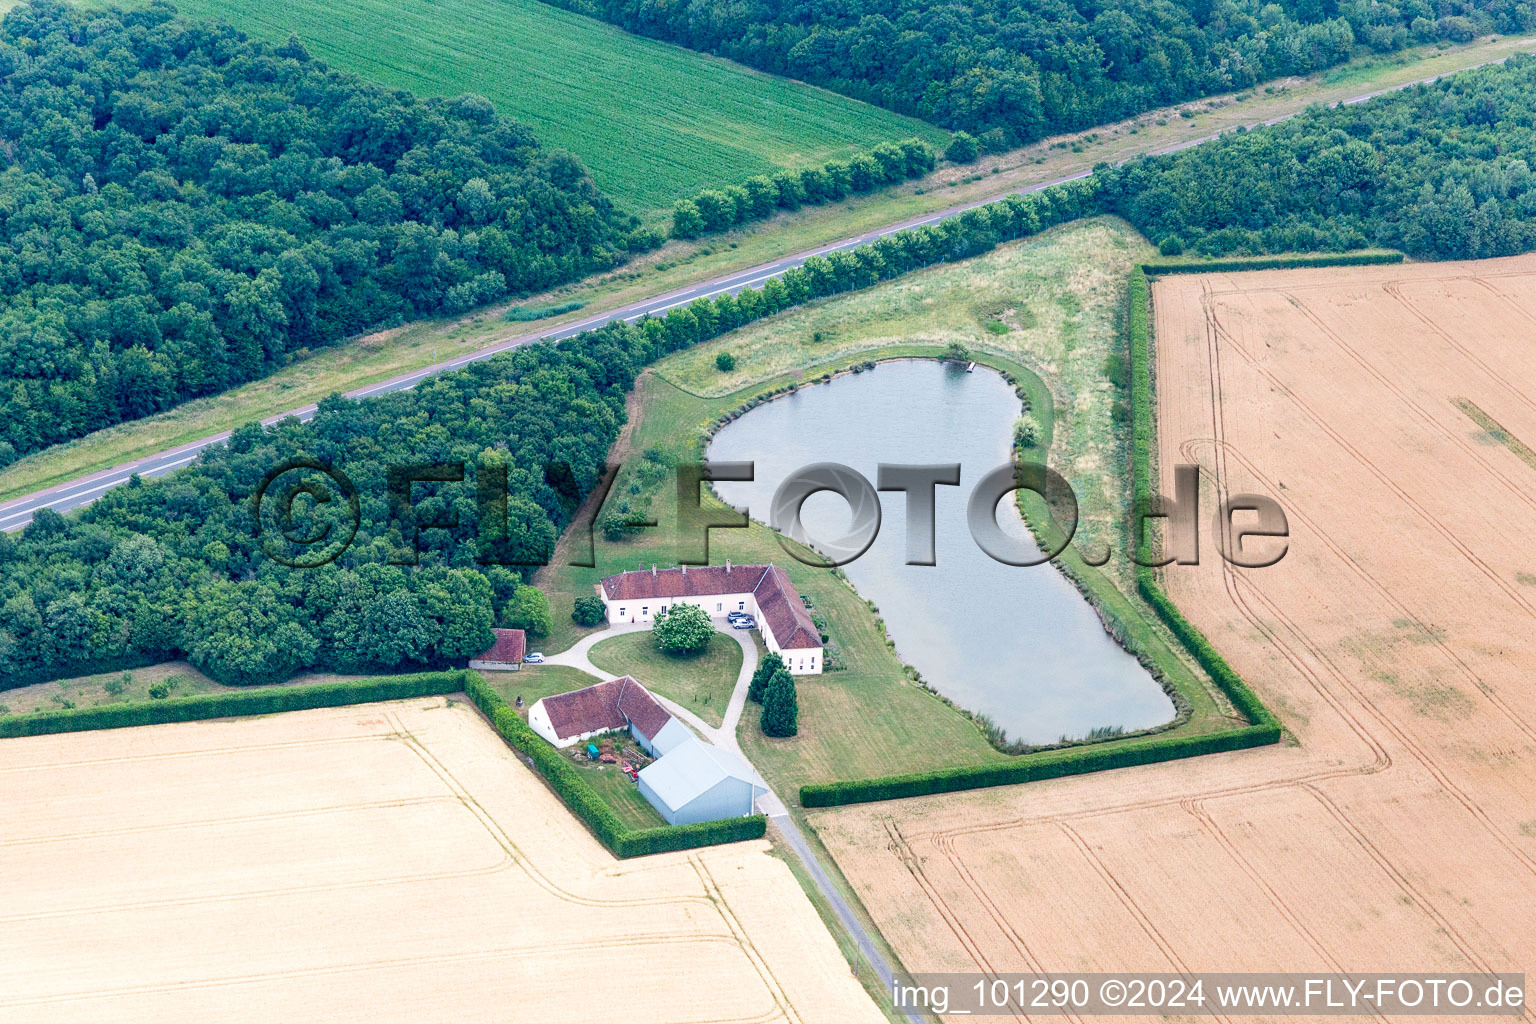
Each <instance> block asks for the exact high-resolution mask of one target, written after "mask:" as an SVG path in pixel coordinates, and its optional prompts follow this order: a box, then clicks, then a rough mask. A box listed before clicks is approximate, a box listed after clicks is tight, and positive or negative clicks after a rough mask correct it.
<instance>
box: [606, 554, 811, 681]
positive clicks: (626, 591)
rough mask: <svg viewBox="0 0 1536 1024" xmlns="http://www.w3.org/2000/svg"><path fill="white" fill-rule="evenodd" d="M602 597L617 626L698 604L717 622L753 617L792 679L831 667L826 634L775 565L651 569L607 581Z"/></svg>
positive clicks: (619, 575) (611, 618) (624, 574)
mask: <svg viewBox="0 0 1536 1024" xmlns="http://www.w3.org/2000/svg"><path fill="white" fill-rule="evenodd" d="M601 597H602V599H603V605H604V607H606V608H607V610H608V621H609V622H614V623H619V622H651V621H653V620H654V619H655V618H656V616H657V615H658V614H659V613H661V612H665V611H666V610H667V609H668V608H670V607H671V606H673V605H676V604H692V605H698V606H699V607H700V608H703V609H704V610H705V611H706V612H708V613H709V615H710V617H711V618H721V617H723V616H725V615H728V614H730V613H731V612H747V613H749V614H751V615H752V616H753V617H755V618H756V619H757V624H758V628H759V629H760V630H761V631H762V634H763V643H764V644H766V645H767V647H768V650H770V651H773V652H774V653H776V654H778V655H779V656H780V657H781V658H783V659H784V664H785V665H786V666H787V667H788V668H789V671H790V673H791V674H793V675H813V674H818V673H820V672H821V670H822V666H823V664H824V662H825V658H824V655H823V651H822V645H821V634H820V632H818V631H817V629H816V625H815V623H813V622H812V621H811V615H810V613H809V612H807V611H806V610H805V603H804V602H803V601H801V600H800V594H799V592H798V591H796V590H795V587H794V584H792V583H790V582H789V575H788V574H787V573H785V572H784V570H783V569H780V568H779V567H778V566H775V565H737V566H732V565H731V563H730V562H727V563H725V565H723V566H719V565H703V566H698V567H693V568H690V567H688V566H683V567H681V568H677V569H657V568H656V567H655V566H651V568H650V570H649V571H647V570H644V569H640V570H637V571H635V572H622V573H619V574H618V575H617V576H609V577H607V578H606V579H604V580H603V582H602V589H601Z"/></svg>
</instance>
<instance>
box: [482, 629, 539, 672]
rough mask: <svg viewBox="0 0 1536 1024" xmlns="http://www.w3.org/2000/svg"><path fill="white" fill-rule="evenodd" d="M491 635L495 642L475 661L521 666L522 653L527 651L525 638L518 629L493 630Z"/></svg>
mask: <svg viewBox="0 0 1536 1024" xmlns="http://www.w3.org/2000/svg"><path fill="white" fill-rule="evenodd" d="M491 633H492V634H493V635H494V636H495V637H496V642H495V643H494V644H492V645H491V649H490V650H488V651H486V652H485V653H484V654H482V655H480V657H478V658H476V659H475V660H476V661H497V662H504V663H506V664H509V665H517V664H521V663H522V660H523V651H525V650H526V649H527V638H526V637H525V636H524V634H523V631H522V630H520V629H493V630H491Z"/></svg>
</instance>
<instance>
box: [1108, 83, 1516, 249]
mask: <svg viewBox="0 0 1536 1024" xmlns="http://www.w3.org/2000/svg"><path fill="white" fill-rule="evenodd" d="M1533 166H1536V58H1532V57H1527V56H1514V57H1511V58H1510V59H1509V60H1508V62H1506V63H1505V64H1503V65H1501V66H1497V67H1489V68H1482V69H1478V70H1474V71H1466V72H1462V73H1461V74H1458V75H1454V76H1452V77H1450V78H1446V79H1442V80H1441V81H1439V82H1436V83H1434V84H1432V85H1423V86H1416V87H1414V88H1412V89H1408V90H1405V91H1403V92H1398V93H1393V94H1391V95H1389V96H1382V97H1379V98H1377V99H1375V100H1372V101H1370V102H1369V103H1362V104H1356V105H1351V106H1338V107H1332V108H1322V107H1314V108H1312V109H1310V110H1308V111H1306V112H1305V113H1303V114H1301V115H1300V116H1298V117H1295V118H1292V119H1291V120H1289V121H1286V122H1284V123H1282V124H1278V125H1273V126H1271V127H1268V128H1263V129H1257V130H1254V131H1249V132H1235V133H1233V134H1230V135H1227V136H1226V137H1224V138H1222V139H1219V140H1217V141H1215V142H1211V143H1208V144H1206V145H1203V146H1197V147H1195V148H1193V149H1188V150H1185V151H1183V152H1181V153H1178V154H1175V155H1172V156H1167V157H1153V158H1149V159H1145V160H1141V161H1137V162H1136V163H1133V164H1128V165H1126V166H1124V167H1122V168H1118V169H1115V170H1107V169H1101V171H1100V173H1099V174H1098V175H1096V177H1097V178H1098V179H1099V181H1100V189H1101V197H1100V198H1101V201H1102V202H1103V203H1104V204H1105V205H1106V208H1108V209H1110V210H1114V211H1116V212H1119V213H1122V214H1123V215H1124V216H1125V217H1126V218H1127V219H1129V220H1130V221H1131V222H1132V223H1133V224H1135V225H1136V226H1137V227H1138V228H1139V229H1141V231H1142V232H1144V233H1145V234H1146V235H1147V236H1148V237H1149V238H1151V239H1152V240H1153V241H1155V242H1158V243H1159V244H1160V245H1161V246H1162V249H1163V251H1164V253H1165V254H1170V255H1172V254H1176V253H1179V252H1182V251H1183V250H1185V249H1186V248H1188V249H1190V250H1192V251H1194V252H1198V253H1203V254H1207V255H1226V254H1258V253H1273V252H1296V251H1301V252H1307V251H1318V250H1347V249H1358V248H1362V247H1365V246H1385V247H1388V248H1394V249H1402V250H1403V251H1405V252H1407V253H1408V254H1410V255H1412V256H1418V257H1421V258H1427V259H1471V258H1479V257H1487V256H1507V255H1511V254H1514V253H1519V252H1526V251H1528V250H1531V249H1536V176H1533V174H1532V167H1533Z"/></svg>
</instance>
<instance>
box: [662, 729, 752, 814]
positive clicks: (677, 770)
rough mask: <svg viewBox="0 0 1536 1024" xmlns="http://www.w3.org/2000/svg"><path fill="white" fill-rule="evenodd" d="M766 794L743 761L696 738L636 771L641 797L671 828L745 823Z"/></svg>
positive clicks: (679, 745)
mask: <svg viewBox="0 0 1536 1024" xmlns="http://www.w3.org/2000/svg"><path fill="white" fill-rule="evenodd" d="M766 792H768V787H767V786H765V785H763V782H762V780H761V779H759V778H758V776H757V773H756V772H754V771H753V770H752V766H751V765H749V764H747V762H746V761H744V760H742V759H741V758H740V757H737V756H736V755H735V754H732V753H730V752H729V751H726V750H722V749H720V748H719V747H714V746H710V745H709V744H708V743H705V742H704V741H703V740H700V739H699V738H697V737H695V736H690V737H688V738H687V739H685V740H683V741H681V742H680V743H678V744H677V745H676V746H674V747H673V748H672V749H671V750H669V751H667V754H666V756H665V757H663V758H661V759H660V760H658V761H655V762H653V763H652V764H650V765H647V766H646V767H645V768H642V769H641V770H640V795H641V796H643V797H645V798H646V799H647V800H649V801H650V803H651V806H652V807H655V808H656V811H657V813H659V814H660V815H661V816H662V817H663V818H664V819H666V821H667V824H669V825H692V824H694V823H695V822H699V821H713V820H715V819H716V818H740V817H744V816H746V815H748V814H751V813H752V805H753V804H754V803H756V802H757V798H758V797H759V796H762V795H763V794H764V793H766Z"/></svg>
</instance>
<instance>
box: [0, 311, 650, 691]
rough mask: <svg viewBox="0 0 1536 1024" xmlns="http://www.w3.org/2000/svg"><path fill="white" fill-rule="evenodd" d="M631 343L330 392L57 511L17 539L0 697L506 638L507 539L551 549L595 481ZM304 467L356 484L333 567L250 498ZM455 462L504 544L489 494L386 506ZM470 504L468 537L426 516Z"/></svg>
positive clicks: (442, 655) (4, 579)
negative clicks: (399, 487)
mask: <svg viewBox="0 0 1536 1024" xmlns="http://www.w3.org/2000/svg"><path fill="white" fill-rule="evenodd" d="M628 337H629V335H627V334H625V333H623V332H617V333H615V332H594V333H592V334H590V335H586V336H583V337H582V338H581V339H580V341H579V342H570V343H564V344H561V345H537V346H531V347H528V348H523V349H519V350H517V351H515V352H512V353H508V354H505V355H502V356H498V357H497V358H496V359H494V360H488V361H486V362H483V363H478V364H476V365H475V366H473V367H471V368H470V369H467V370H464V371H461V372H458V373H454V374H447V375H444V376H440V377H435V378H433V379H431V380H429V381H426V382H424V383H423V384H422V385H420V386H419V387H417V388H415V389H413V390H411V391H406V392H399V393H396V394H391V395H388V396H384V397H380V398H378V399H371V400H369V401H366V402H352V401H348V400H345V399H341V398H339V397H336V398H331V399H327V400H326V401H325V402H324V403H323V405H322V407H321V409H320V410H319V412H318V414H317V415H316V416H315V418H314V420H313V421H312V422H310V423H302V424H301V423H299V422H298V421H296V420H288V421H285V422H284V423H281V424H279V425H276V426H274V427H271V428H269V429H263V428H262V427H260V426H258V425H254V424H253V425H249V426H246V427H242V428H241V429H239V430H237V431H236V432H235V434H234V435H233V436H232V437H231V438H230V440H229V442H228V444H227V445H225V446H221V447H219V448H216V449H213V450H211V451H210V452H208V453H207V454H205V455H203V456H202V457H201V458H200V459H199V460H198V461H197V462H196V463H195V464H194V465H192V466H190V467H188V468H186V469H185V470H182V471H179V472H177V473H176V474H174V475H172V476H170V477H167V478H165V479H162V480H156V481H139V480H138V479H137V478H135V480H134V481H132V482H130V483H129V484H128V485H127V486H124V487H120V488H116V489H114V490H112V491H110V492H108V493H107V494H105V495H104V496H103V497H102V498H101V500H100V501H98V502H97V503H96V504H94V505H92V506H91V507H90V508H89V509H87V510H86V511H85V512H84V513H82V514H81V515H79V516H72V517H70V518H68V519H66V518H64V517H62V516H59V515H58V514H56V513H52V512H45V513H43V514H42V515H39V516H38V517H37V519H35V520H34V522H33V523H32V524H31V525H30V526H29V527H28V528H27V529H26V530H25V531H24V532H23V533H22V534H21V535H20V536H19V537H17V538H12V537H10V536H7V535H0V663H3V664H5V665H7V666H8V667H9V671H8V672H7V674H6V676H5V677H4V678H3V679H0V689H4V688H7V687H10V686H16V685H20V684H22V683H25V682H28V681H31V680H34V679H41V678H51V677H55V676H58V675H60V674H66V675H67V674H74V673H77V672H80V671H89V670H93V669H97V668H104V667H105V668H115V667H117V666H119V665H122V666H129V665H134V664H143V663H147V662H151V661H158V660H164V659H166V658H171V657H188V658H190V660H191V661H192V662H193V664H195V665H196V666H197V667H198V668H199V669H201V670H202V671H204V672H205V673H207V674H208V675H209V676H211V677H213V678H215V679H219V680H222V681H225V682H231V683H257V682H275V681H278V680H281V679H286V678H287V677H289V676H290V675H292V674H294V673H295V672H298V671H301V670H303V669H307V668H313V667H323V668H327V669H332V670H336V671H363V670H370V669H394V668H401V667H409V666H423V665H441V664H445V663H452V662H454V661H458V662H459V663H461V664H462V661H463V659H464V658H467V657H470V656H472V655H475V654H478V653H479V652H481V651H483V650H485V649H486V648H488V647H489V646H490V645H491V640H492V637H491V634H490V627H491V625H492V624H493V622H495V621H496V617H497V616H498V615H502V616H504V615H506V614H508V612H507V607H508V604H509V603H510V602H511V599H512V597H513V595H514V593H515V592H516V589H517V587H518V586H519V584H520V583H521V582H522V579H521V573H520V570H519V568H518V567H517V566H505V565H500V564H486V563H496V562H503V561H507V560H508V559H506V558H499V557H496V556H497V554H498V552H499V550H501V549H505V550H508V551H511V550H513V549H516V550H518V551H535V552H542V553H546V554H547V552H548V549H549V548H550V547H551V546H552V545H553V542H554V538H555V536H556V535H557V533H558V531H559V530H560V529H562V528H563V527H564V526H565V525H566V524H567V523H568V522H569V519H570V515H571V513H572V511H573V510H574V509H575V508H576V506H577V504H578V503H579V502H580V500H581V498H582V497H583V496H584V495H585V493H586V491H587V490H588V489H590V487H591V486H592V484H593V482H594V481H595V480H596V479H598V478H599V477H600V475H601V472H602V467H603V460H604V458H605V456H606V455H607V453H608V449H609V447H610V445H612V443H613V441H614V438H615V437H616V436H617V434H618V429H619V426H620V424H621V422H622V420H623V415H624V413H623V408H624V393H625V392H626V391H627V390H628V388H629V387H630V386H631V384H632V382H633V374H634V366H635V361H634V360H635V357H634V355H633V353H632V352H631V351H630V349H629V347H628V345H627V344H626V339H627V338H628ZM306 461H307V462H318V463H320V464H323V465H328V466H334V467H337V468H338V469H339V470H340V471H341V472H342V473H343V474H344V475H345V477H346V478H347V479H348V480H349V481H351V483H352V485H353V487H354V488H355V490H356V494H357V498H358V510H357V517H356V525H357V533H356V536H355V537H354V538H352V542H351V544H350V546H349V547H347V549H346V550H345V552H344V553H342V554H341V555H340V557H338V558H335V559H334V560H333V561H331V562H329V563H328V564H325V565H319V566H316V565H309V564H308V563H296V560H291V561H294V564H300V565H301V567H298V568H295V567H292V565H291V564H288V565H285V564H284V563H283V562H282V561H280V560H279V558H281V557H282V556H283V553H284V551H285V550H287V547H286V545H282V546H280V547H279V548H278V549H276V552H275V553H276V554H277V555H278V556H279V558H274V557H272V554H273V552H274V549H273V548H272V547H271V546H270V545H268V544H267V543H266V539H270V537H271V531H272V528H273V525H274V524H273V523H272V522H271V519H272V517H271V516H270V515H266V514H265V513H264V506H258V505H254V504H253V502H252V500H251V499H252V496H253V495H256V494H257V493H258V492H259V491H260V489H261V485H262V481H263V480H264V479H265V478H266V477H267V475H268V474H269V473H272V472H273V471H274V470H275V469H280V468H283V467H285V466H289V465H294V464H297V463H303V462H306ZM454 462H460V463H464V464H466V467H467V474H468V477H469V479H471V480H472V481H473V480H474V479H475V478H476V476H478V477H479V478H480V479H481V480H492V479H494V480H495V482H496V488H497V491H498V492H499V495H498V496H499V497H502V498H504V500H503V501H501V502H500V503H499V504H493V505H491V506H489V507H491V508H493V509H494V510H495V513H496V515H495V518H500V517H501V516H505V521H506V523H507V526H506V528H505V529H504V530H498V529H497V527H498V526H499V524H497V523H486V524H484V525H485V526H486V530H485V531H484V533H485V535H486V537H487V538H488V539H489V540H490V541H491V542H492V543H487V544H482V543H480V542H479V534H480V533H481V531H480V527H481V525H482V524H481V523H480V522H479V518H478V510H479V508H480V507H481V506H480V503H479V502H477V500H476V494H475V491H474V490H473V489H466V488H464V487H452V486H449V485H447V484H427V485H422V484H417V485H415V488H414V494H413V495H412V499H413V500H414V507H413V508H407V507H404V506H403V504H401V503H396V502H393V501H392V499H391V491H390V487H389V483H390V478H389V474H390V470H391V469H392V468H395V467H406V466H412V465H423V464H433V465H436V464H451V463H454ZM292 472H293V473H300V472H301V471H299V470H297V469H296V470H293V471H292ZM279 481H280V483H279V484H278V486H279V487H281V488H286V489H290V490H291V489H294V487H295V486H302V487H308V486H311V485H313V484H314V483H315V481H313V480H305V479H301V478H297V477H296V478H294V479H292V480H287V479H285V478H284V477H279ZM268 493H270V494H273V495H277V494H279V493H280V492H279V491H277V490H273V491H269V492H268ZM308 493H309V494H310V497H309V498H300V499H298V500H299V502H300V503H301V504H302V505H303V506H304V507H302V508H301V507H299V506H297V505H289V504H280V505H279V506H277V508H278V510H279V511H283V510H285V509H287V508H289V507H291V508H292V510H293V516H292V517H291V518H292V519H293V520H294V521H296V522H300V523H308V522H309V521H310V520H312V519H315V517H317V516H323V515H325V514H327V509H326V508H325V507H321V506H318V505H317V504H316V502H317V501H325V500H326V499H325V498H322V497H319V496H318V495H317V494H316V492H315V491H309V492H308ZM337 507H341V508H342V510H343V512H344V511H345V506H344V503H341V502H335V503H333V505H332V506H331V508H332V509H335V508H337ZM455 511H457V512H459V513H460V518H459V526H458V527H457V528H455V529H430V528H427V527H426V526H425V525H423V524H427V523H431V522H434V521H439V520H442V519H445V518H451V516H452V513H453V512H455ZM259 520H261V526H265V527H266V528H267V533H266V535H265V538H264V536H263V534H262V531H261V529H260V528H259V526H258V521H259ZM276 525H277V526H278V527H281V526H282V523H281V522H279V523H277V524H276ZM286 532H288V533H293V532H294V531H292V530H289V531H286ZM299 532H303V530H302V529H300V530H299ZM418 535H419V537H418ZM281 539H282V538H281V537H280V538H279V540H281ZM496 541H500V544H497V543H494V542H496ZM418 548H419V554H418V553H417V551H418ZM482 559H484V560H485V562H482ZM413 562H415V563H418V564H411V563H413ZM504 624H505V623H504Z"/></svg>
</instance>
